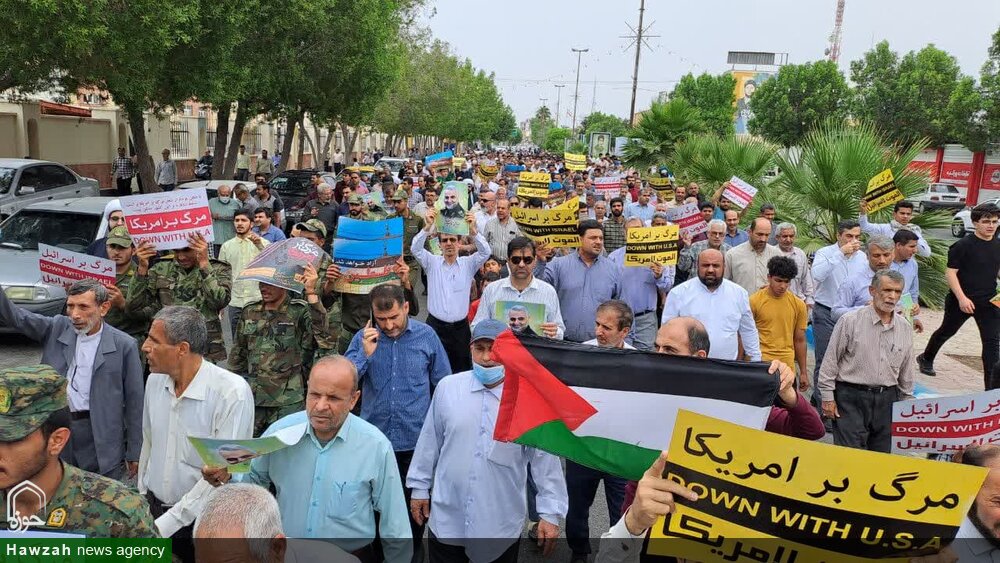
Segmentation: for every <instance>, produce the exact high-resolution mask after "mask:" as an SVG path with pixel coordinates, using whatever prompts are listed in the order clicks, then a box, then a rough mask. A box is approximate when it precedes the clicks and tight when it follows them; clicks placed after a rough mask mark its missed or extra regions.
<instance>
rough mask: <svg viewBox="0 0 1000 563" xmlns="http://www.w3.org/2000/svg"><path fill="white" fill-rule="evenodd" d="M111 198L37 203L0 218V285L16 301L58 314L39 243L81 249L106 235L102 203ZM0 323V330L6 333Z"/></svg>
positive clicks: (61, 298) (58, 300)
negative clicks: (41, 266) (42, 266)
mask: <svg viewBox="0 0 1000 563" xmlns="http://www.w3.org/2000/svg"><path fill="white" fill-rule="evenodd" d="M112 201H115V198H111V197H84V198H74V199H61V200H56V201H46V202H44V203H36V204H33V205H29V206H28V207H26V208H24V209H22V210H20V211H18V212H17V213H15V214H13V215H11V216H10V217H9V218H8V219H7V220H5V221H4V222H2V223H0V264H3V267H2V268H0V289H2V290H3V291H4V292H5V293H6V294H7V297H9V298H10V299H11V300H12V301H14V303H16V304H17V305H19V306H21V307H23V308H25V309H27V310H29V311H32V312H34V313H39V314H42V315H48V316H53V315H58V314H60V313H62V311H63V308H64V307H65V305H66V292H65V290H64V289H63V288H62V287H61V286H55V285H49V284H44V283H42V273H41V271H39V269H38V243H43V244H48V245H51V246H58V247H60V248H65V249H66V250H72V251H73V252H86V250H87V247H88V246H89V245H90V243H92V242H93V241H95V240H97V239H99V238H101V237H102V236H104V235H105V233H106V230H107V221H105V220H104V209H105V207H106V206H107V205H108V204H109V203H111V202H112ZM11 331H12V329H11V328H10V327H6V326H4V325H3V323H0V332H11Z"/></svg>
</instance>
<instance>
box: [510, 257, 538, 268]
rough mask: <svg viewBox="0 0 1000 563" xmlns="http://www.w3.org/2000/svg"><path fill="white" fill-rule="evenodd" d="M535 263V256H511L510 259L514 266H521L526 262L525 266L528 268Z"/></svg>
mask: <svg viewBox="0 0 1000 563" xmlns="http://www.w3.org/2000/svg"><path fill="white" fill-rule="evenodd" d="M534 261H535V257H534V256H511V257H510V263H511V264H513V265H515V266H520V265H521V262H524V265H525V266H527V265H528V264H531V263H532V262H534Z"/></svg>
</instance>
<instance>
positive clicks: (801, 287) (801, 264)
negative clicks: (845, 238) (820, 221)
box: [774, 223, 816, 311]
mask: <svg viewBox="0 0 1000 563" xmlns="http://www.w3.org/2000/svg"><path fill="white" fill-rule="evenodd" d="M797 234H798V229H797V228H796V227H795V225H794V224H793V223H779V224H778V226H777V228H775V235H774V236H775V239H776V240H777V241H778V250H780V251H781V253H782V254H783V255H784V256H787V257H788V258H791V259H792V261H794V262H795V266H796V267H797V268H798V269H799V275H798V276H796V277H795V279H794V280H792V282H791V283H790V284H788V291H791V292H792V293H793V294H794V295H795V296H796V297H798V298H799V299H801V300H803V301H805V303H806V307H808V308H809V310H810V311H812V308H813V305H815V304H816V301H815V297H814V296H815V294H816V282H815V281H814V280H813V277H812V269H810V268H809V257H808V256H806V253H805V251H804V250H802V249H801V248H799V247H797V246H795V236H796V235H797Z"/></svg>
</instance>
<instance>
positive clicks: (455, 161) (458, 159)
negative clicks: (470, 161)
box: [451, 156, 465, 168]
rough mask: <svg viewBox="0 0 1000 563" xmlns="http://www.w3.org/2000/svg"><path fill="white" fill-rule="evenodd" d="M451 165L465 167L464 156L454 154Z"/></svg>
mask: <svg viewBox="0 0 1000 563" xmlns="http://www.w3.org/2000/svg"><path fill="white" fill-rule="evenodd" d="M451 165H452V167H454V168H464V167H465V157H462V156H455V157H452V159H451Z"/></svg>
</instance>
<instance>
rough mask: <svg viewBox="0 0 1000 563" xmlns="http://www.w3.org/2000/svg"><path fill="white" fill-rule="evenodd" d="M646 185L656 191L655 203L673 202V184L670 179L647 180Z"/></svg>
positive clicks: (656, 178)
mask: <svg viewBox="0 0 1000 563" xmlns="http://www.w3.org/2000/svg"><path fill="white" fill-rule="evenodd" d="M646 183H647V184H649V187H651V188H653V189H654V190H656V199H657V201H673V200H674V183H673V182H672V181H671V180H670V178H659V177H655V178H647V179H646Z"/></svg>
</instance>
